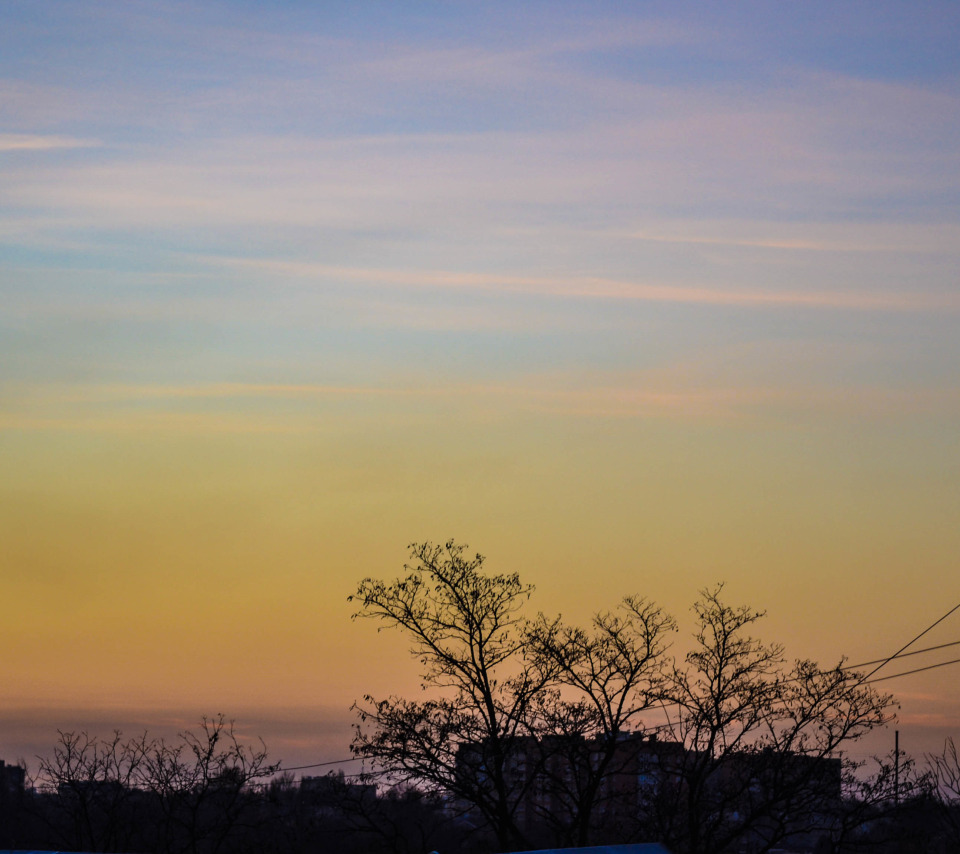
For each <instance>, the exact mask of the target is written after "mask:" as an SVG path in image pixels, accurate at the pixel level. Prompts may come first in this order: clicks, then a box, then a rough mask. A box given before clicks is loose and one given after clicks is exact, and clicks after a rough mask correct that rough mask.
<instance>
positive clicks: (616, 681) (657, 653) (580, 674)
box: [528, 596, 675, 846]
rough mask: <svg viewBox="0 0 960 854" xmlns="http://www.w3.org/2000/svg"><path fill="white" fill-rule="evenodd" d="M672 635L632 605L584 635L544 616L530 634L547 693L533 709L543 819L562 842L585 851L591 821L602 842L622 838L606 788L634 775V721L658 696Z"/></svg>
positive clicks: (653, 609) (650, 611) (654, 610)
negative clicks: (604, 837) (600, 831)
mask: <svg viewBox="0 0 960 854" xmlns="http://www.w3.org/2000/svg"><path fill="white" fill-rule="evenodd" d="M674 629H675V623H674V620H673V618H672V617H670V616H668V615H667V614H665V613H664V612H663V611H662V609H661V608H659V607H658V606H656V605H653V604H652V603H650V602H647V601H646V600H644V599H642V598H640V597H638V596H627V597H624V599H623V600H622V601H621V602H620V605H619V607H618V608H617V610H616V611H613V612H610V611H606V612H600V613H598V614H596V615H595V616H594V617H593V620H592V621H591V624H590V626H589V627H588V628H586V629H584V628H581V627H577V626H569V625H565V624H564V623H563V622H562V620H561V619H560V618H557V619H555V620H553V621H548V620H547V619H546V618H545V617H543V616H542V615H541V616H540V617H539V618H538V619H537V621H536V622H534V623H533V624H532V625H531V626H530V627H529V630H528V643H529V647H530V651H531V654H532V658H533V661H534V663H535V666H536V667H538V668H539V669H540V670H541V672H543V673H544V678H543V682H544V683H546V684H549V685H550V686H551V687H550V689H548V690H544V691H543V693H542V695H541V697H540V698H538V702H537V704H536V706H535V708H536V710H537V713H538V714H537V718H536V726H535V729H536V732H537V735H538V737H539V739H540V743H541V745H542V748H541V749H542V751H543V753H544V760H543V762H542V763H541V767H542V770H541V772H540V773H541V776H542V783H541V788H544V789H546V793H547V794H548V795H549V797H548V798H546V799H544V801H545V802H544V803H542V804H541V814H542V818H543V819H544V820H545V821H546V822H548V823H549V824H551V825H553V826H554V828H555V829H556V830H557V831H558V834H557V835H558V837H559V841H562V842H565V843H568V844H571V845H577V846H584V845H587V844H588V843H589V842H591V841H592V837H593V836H594V835H595V833H596V831H597V829H598V828H597V819H598V817H599V818H600V819H602V821H603V824H604V825H605V829H606V830H607V834H606V835H608V836H609V835H610V833H611V831H612V832H614V833H616V831H618V830H619V831H620V833H621V835H622V834H623V833H624V832H625V831H624V829H623V828H614V827H611V826H610V825H611V822H616V821H617V820H618V819H619V820H621V821H622V820H623V818H624V817H625V816H626V815H627V809H626V808H625V806H626V805H624V804H617V803H616V800H617V796H618V794H623V793H622V792H621V791H618V788H617V787H616V786H612V785H611V781H612V780H615V779H616V778H617V777H620V776H623V775H628V774H635V773H636V765H637V755H636V753H637V749H638V748H640V747H641V742H640V741H639V740H638V739H637V735H638V734H642V730H643V722H642V720H641V716H642V715H643V714H644V712H648V711H649V710H650V709H651V708H652V707H653V706H655V704H657V703H658V701H659V700H660V699H661V697H662V694H663V691H664V687H665V664H666V653H667V649H668V644H667V637H668V635H669V634H670V632H672V631H673V630H674ZM634 806H635V803H634Z"/></svg>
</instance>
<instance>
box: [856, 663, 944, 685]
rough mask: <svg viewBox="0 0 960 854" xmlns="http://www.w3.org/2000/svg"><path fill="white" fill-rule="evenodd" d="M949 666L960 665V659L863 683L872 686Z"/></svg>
mask: <svg viewBox="0 0 960 854" xmlns="http://www.w3.org/2000/svg"><path fill="white" fill-rule="evenodd" d="M948 664H960V658H955V659H953V660H952V661H941V662H940V663H939V664H929V665H927V666H926V667H918V668H917V669H916V670H905V671H904V672H903V673H894V674H893V675H892V676H880V677H878V678H877V679H871V680H870V681H869V682H863V683H861V684H863V685H872V684H873V683H874V682H885V681H886V680H887V679H896V678H898V677H900V676H909V675H910V674H911V673H923V671H924V670H934V669H936V668H937V667H946V666H947V665H948Z"/></svg>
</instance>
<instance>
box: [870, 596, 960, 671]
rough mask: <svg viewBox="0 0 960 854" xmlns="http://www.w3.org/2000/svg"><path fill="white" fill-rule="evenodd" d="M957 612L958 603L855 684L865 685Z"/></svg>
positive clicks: (959, 608) (958, 608)
mask: <svg viewBox="0 0 960 854" xmlns="http://www.w3.org/2000/svg"><path fill="white" fill-rule="evenodd" d="M958 610H960V602H957V604H956V605H954V606H953V607H952V608H951V609H950V610H949V611H947V613H946V614H944V615H943V616H942V617H941V618H940V619H939V620H936V621H935V622H933V623H931V624H930V625H929V626H927V627H926V628H925V629H924V630H923V631H922V632H920V634H918V635H917V636H916V637H915V638H914V639H913V640H911V641H910V642H909V643H905V644H904V645H903V646H902V647H900V649H898V650H897V651H896V652H895V653H894V654H893V655H891V656H890V657H889V658H885V659H884V660H883V661H882V662H880V664H878V665H877V666H876V667H874V668H873V670H871V671H870V672H869V673H868V674H867V675H866V676H861V677H860V681H859V682H858V683H857V684H858V685H861V684H863V683H865V682H866V681H867V680H868V679H869V678H870V677H871V676H873V674H874V673H876V672H877V671H878V670H881V669H882V668H884V667H886V666H887V665H888V664H889V663H890V662H891V661H893V660H894V659H895V658H898V657H899V656H900V655H902V654H903V652H904V651H905V650H906V649H908V648H909V647H911V646H913V645H914V644H915V643H916V642H917V641H918V640H920V638H922V637H923V636H924V635H925V634H927V632H929V631H931V630H932V629H933V628H934V627H935V626H939V625H940V623H942V622H943V621H944V620H945V619H947V617H949V616H950V615H951V614H952V613H953V612H954V611H958Z"/></svg>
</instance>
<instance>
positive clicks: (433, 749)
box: [350, 540, 544, 847]
mask: <svg viewBox="0 0 960 854" xmlns="http://www.w3.org/2000/svg"><path fill="white" fill-rule="evenodd" d="M410 560H411V563H409V564H406V565H405V566H404V570H405V572H406V575H405V576H404V577H402V578H398V579H396V580H394V581H392V582H385V581H381V580H376V579H372V578H367V579H364V580H363V581H362V582H361V583H360V585H359V588H358V590H357V593H356V595H355V596H352V597H350V598H351V601H355V602H357V603H358V606H359V610H358V611H357V612H356V614H355V616H356V617H368V618H373V619H377V620H379V621H381V622H383V623H384V624H386V625H387V626H391V627H396V628H399V629H401V630H402V631H403V632H404V634H405V635H406V636H407V638H408V639H409V640H410V642H411V651H412V652H413V654H414V655H416V656H417V657H418V658H419V659H420V662H421V664H422V665H423V668H424V669H423V677H422V678H423V683H424V686H425V687H427V688H430V689H432V690H434V691H436V692H438V693H442V694H443V696H441V697H439V698H437V699H428V700H423V701H413V700H406V699H402V698H398V697H389V698H386V699H381V700H375V699H374V698H373V697H370V696H367V697H365V698H364V701H363V704H362V705H359V706H358V707H357V709H358V712H359V715H360V724H359V725H358V727H357V729H356V735H355V738H354V741H353V751H354V753H355V754H356V755H357V756H360V757H363V758H367V759H372V760H374V761H375V762H376V764H377V765H378V766H379V768H380V769H382V770H383V771H384V772H386V773H387V774H389V775H391V776H393V777H394V778H395V779H398V780H399V781H413V782H416V783H418V784H420V785H425V786H427V787H431V788H435V789H439V790H442V791H444V792H446V793H448V794H449V795H452V796H453V797H455V798H459V799H460V800H462V801H463V802H464V803H465V804H468V805H469V806H470V807H471V808H473V809H475V810H476V811H477V812H478V813H479V817H481V818H482V819H483V820H484V821H486V822H487V823H488V824H489V826H490V827H491V828H492V830H493V832H494V834H495V835H496V838H497V842H498V844H500V845H501V846H503V847H510V846H512V845H523V844H524V842H525V837H524V833H523V830H522V829H521V827H520V823H519V822H518V817H517V812H518V808H519V807H520V805H521V803H522V801H523V797H524V794H525V789H526V786H527V784H526V782H525V781H524V780H522V779H521V778H519V777H518V776H517V775H516V774H513V773H511V768H510V763H511V761H512V759H513V757H514V755H515V745H516V743H517V741H518V740H519V739H521V738H523V737H525V736H529V735H530V730H529V725H530V717H531V705H532V703H533V702H534V700H535V698H536V697H537V696H538V694H539V693H540V692H541V691H542V689H543V688H544V680H543V677H542V676H541V675H540V674H538V673H537V672H536V671H535V670H533V669H532V668H530V667H527V666H525V664H524V661H525V656H526V647H525V634H524V631H523V628H524V623H523V620H522V618H521V616H520V609H521V607H522V606H523V604H524V603H525V602H526V601H527V599H528V598H529V596H530V593H531V590H532V588H531V587H529V586H527V585H524V584H522V583H521V582H520V579H519V576H518V575H517V574H515V573H514V574H510V575H486V574H484V573H483V571H482V570H483V563H484V558H483V556H482V555H479V554H477V555H475V556H473V557H468V556H467V553H466V547H465V546H462V545H458V544H457V543H455V542H453V541H452V540H451V541H449V542H447V543H446V544H445V545H444V546H436V545H433V544H431V543H421V544H413V545H411V546H410Z"/></svg>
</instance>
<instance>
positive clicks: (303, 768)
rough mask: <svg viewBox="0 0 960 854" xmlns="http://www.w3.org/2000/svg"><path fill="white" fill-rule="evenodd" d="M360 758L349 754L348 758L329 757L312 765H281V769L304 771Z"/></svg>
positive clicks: (356, 760) (357, 760)
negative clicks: (325, 760) (329, 758)
mask: <svg viewBox="0 0 960 854" xmlns="http://www.w3.org/2000/svg"><path fill="white" fill-rule="evenodd" d="M359 761H360V759H359V758H358V757H356V756H351V757H350V758H349V759H331V760H329V761H328V762H314V763H313V764H312V765H290V766H288V767H283V766H281V768H280V770H281V771H306V770H307V769H308V768H324V767H325V766H327V765H343V764H344V763H345V762H359Z"/></svg>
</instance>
